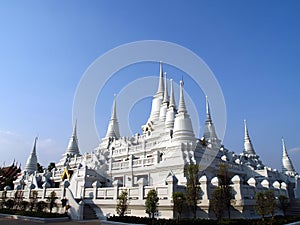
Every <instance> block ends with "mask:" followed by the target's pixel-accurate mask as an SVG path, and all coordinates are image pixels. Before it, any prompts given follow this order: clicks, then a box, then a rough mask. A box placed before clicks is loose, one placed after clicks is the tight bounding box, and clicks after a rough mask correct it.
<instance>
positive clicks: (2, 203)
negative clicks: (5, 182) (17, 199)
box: [0, 191, 7, 209]
mask: <svg viewBox="0 0 300 225" xmlns="http://www.w3.org/2000/svg"><path fill="white" fill-rule="evenodd" d="M6 194H7V191H3V192H2V195H1V203H0V206H1V209H2V208H3V207H4V205H5V201H6V198H7V197H6Z"/></svg>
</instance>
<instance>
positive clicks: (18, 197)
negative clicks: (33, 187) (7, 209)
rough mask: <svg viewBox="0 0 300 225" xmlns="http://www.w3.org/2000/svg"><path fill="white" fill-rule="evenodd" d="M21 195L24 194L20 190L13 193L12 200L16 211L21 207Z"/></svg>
mask: <svg viewBox="0 0 300 225" xmlns="http://www.w3.org/2000/svg"><path fill="white" fill-rule="evenodd" d="M23 194H24V192H23V191H21V190H17V191H16V192H15V198H14V207H15V209H18V208H19V207H21V202H22V201H23Z"/></svg>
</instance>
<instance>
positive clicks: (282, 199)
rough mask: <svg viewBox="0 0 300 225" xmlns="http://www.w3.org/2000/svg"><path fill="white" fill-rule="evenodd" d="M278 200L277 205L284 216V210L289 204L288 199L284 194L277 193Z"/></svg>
mask: <svg viewBox="0 0 300 225" xmlns="http://www.w3.org/2000/svg"><path fill="white" fill-rule="evenodd" d="M278 201H279V202H278V205H277V207H278V208H279V209H281V210H282V212H283V215H284V216H285V214H286V210H287V209H288V207H289V206H290V203H289V199H288V197H286V196H285V195H279V196H278Z"/></svg>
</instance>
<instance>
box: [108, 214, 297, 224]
mask: <svg viewBox="0 0 300 225" xmlns="http://www.w3.org/2000/svg"><path fill="white" fill-rule="evenodd" d="M107 220H108V221H116V222H124V223H131V224H132V223H133V224H148V225H187V224H188V225H215V224H217V221H216V220H209V219H200V218H197V219H182V220H180V221H176V220H174V219H151V218H147V217H135V216H123V217H122V216H121V217H120V216H112V217H108V218H107ZM299 220H300V217H282V216H277V217H275V222H274V225H281V224H288V223H292V222H295V221H299ZM260 222H261V221H259V220H258V219H226V220H223V221H222V222H221V223H220V224H223V225H240V224H243V225H257V224H261V223H260ZM265 222H268V223H269V222H270V220H269V219H266V221H265Z"/></svg>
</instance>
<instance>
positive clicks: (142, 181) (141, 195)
mask: <svg viewBox="0 0 300 225" xmlns="http://www.w3.org/2000/svg"><path fill="white" fill-rule="evenodd" d="M137 183H138V185H139V199H140V200H143V199H144V186H145V185H146V183H147V182H146V180H145V178H140V179H139V180H138V182H137Z"/></svg>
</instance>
